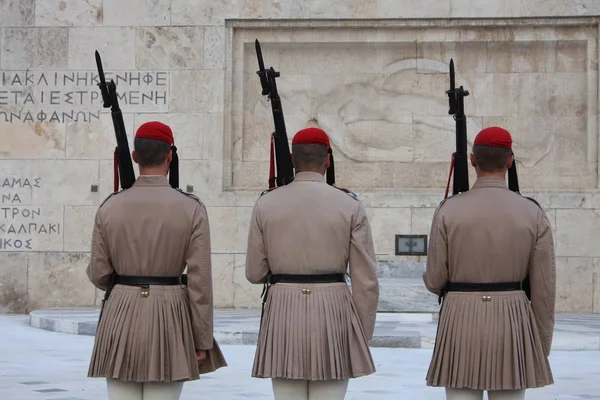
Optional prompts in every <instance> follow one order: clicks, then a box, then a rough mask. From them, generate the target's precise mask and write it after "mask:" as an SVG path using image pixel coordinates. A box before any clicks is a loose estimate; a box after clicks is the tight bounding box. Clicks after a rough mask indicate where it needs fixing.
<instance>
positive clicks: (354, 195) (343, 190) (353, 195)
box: [331, 185, 358, 200]
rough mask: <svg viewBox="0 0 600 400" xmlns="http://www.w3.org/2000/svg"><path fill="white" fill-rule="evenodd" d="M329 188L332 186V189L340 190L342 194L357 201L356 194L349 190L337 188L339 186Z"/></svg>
mask: <svg viewBox="0 0 600 400" xmlns="http://www.w3.org/2000/svg"><path fill="white" fill-rule="evenodd" d="M331 186H333V187H334V188H336V189H338V190H341V191H342V192H344V193H346V194H348V195H350V197H352V198H353V199H354V200H358V195H357V194H356V193H354V192H351V191H350V190H348V189H346V188H342V187H339V186H335V185H331Z"/></svg>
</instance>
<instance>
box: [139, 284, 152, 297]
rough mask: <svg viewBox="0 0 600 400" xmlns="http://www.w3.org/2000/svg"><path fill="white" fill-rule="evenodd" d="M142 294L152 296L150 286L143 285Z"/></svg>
mask: <svg viewBox="0 0 600 400" xmlns="http://www.w3.org/2000/svg"><path fill="white" fill-rule="evenodd" d="M141 295H142V297H148V296H150V287H149V286H142V287H141Z"/></svg>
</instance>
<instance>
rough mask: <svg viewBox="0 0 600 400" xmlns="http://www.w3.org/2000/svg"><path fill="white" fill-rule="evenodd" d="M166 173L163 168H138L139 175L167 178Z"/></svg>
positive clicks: (165, 169)
mask: <svg viewBox="0 0 600 400" xmlns="http://www.w3.org/2000/svg"><path fill="white" fill-rule="evenodd" d="M167 171H168V169H167V168H165V167H150V168H140V175H154V176H167Z"/></svg>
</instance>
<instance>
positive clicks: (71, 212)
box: [64, 206, 98, 252]
mask: <svg viewBox="0 0 600 400" xmlns="http://www.w3.org/2000/svg"><path fill="white" fill-rule="evenodd" d="M97 210H98V207H96V206H76V207H65V218H64V219H65V232H64V238H65V242H64V251H83V252H87V251H90V248H91V243H92V231H93V229H94V216H95V215H96V211H97Z"/></svg>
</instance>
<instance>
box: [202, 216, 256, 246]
mask: <svg viewBox="0 0 600 400" xmlns="http://www.w3.org/2000/svg"><path fill="white" fill-rule="evenodd" d="M207 210H208V218H209V221H210V234H211V247H212V251H213V252H242V253H245V252H246V248H247V246H248V228H249V224H250V216H251V215H252V208H251V207H207Z"/></svg>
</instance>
